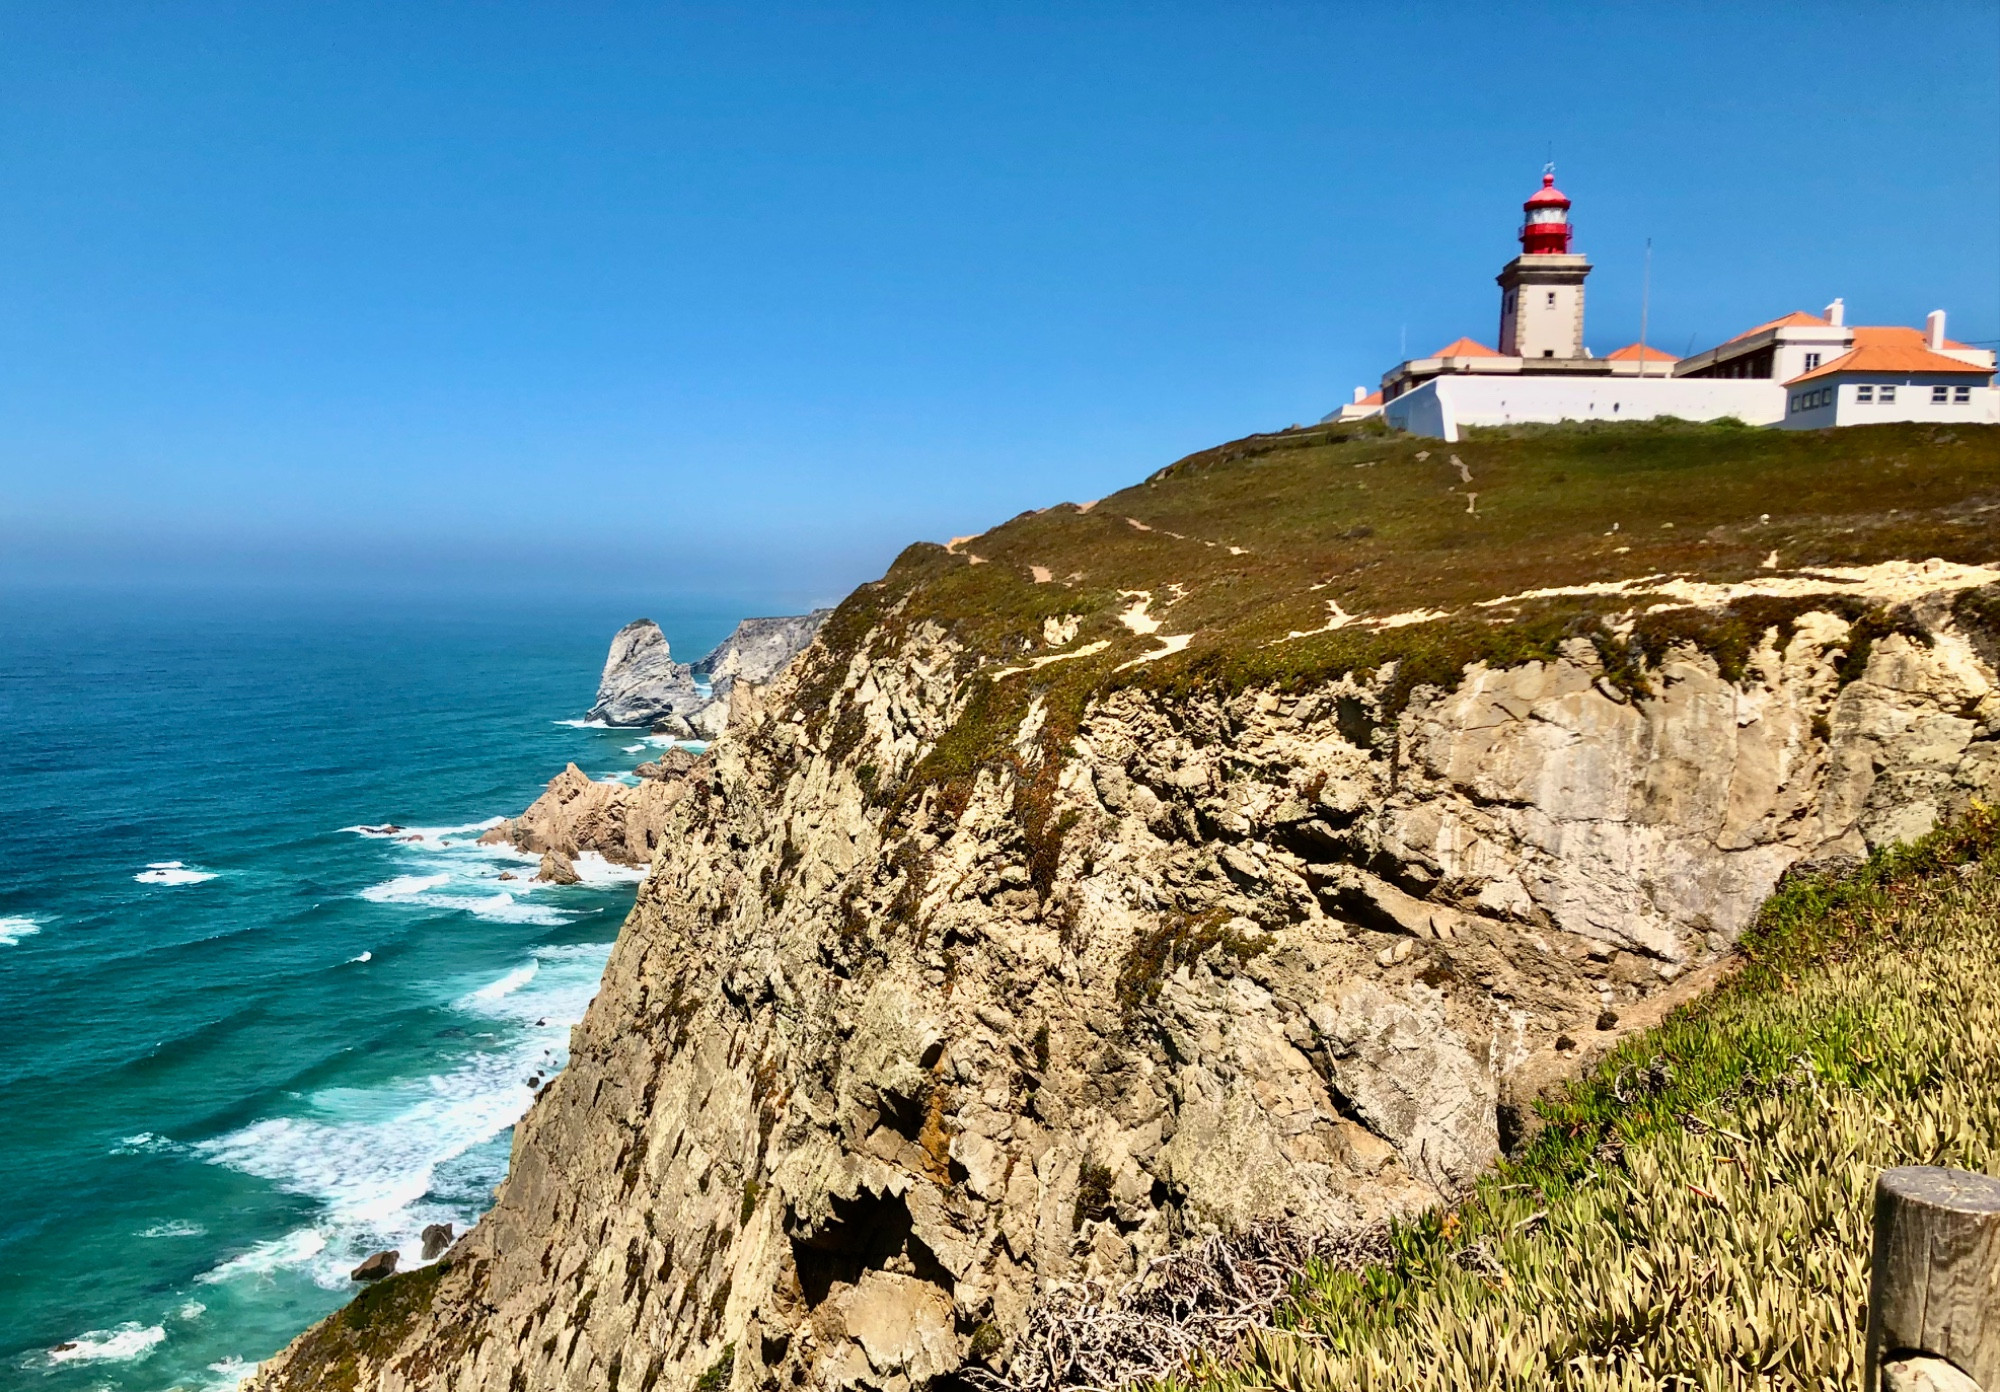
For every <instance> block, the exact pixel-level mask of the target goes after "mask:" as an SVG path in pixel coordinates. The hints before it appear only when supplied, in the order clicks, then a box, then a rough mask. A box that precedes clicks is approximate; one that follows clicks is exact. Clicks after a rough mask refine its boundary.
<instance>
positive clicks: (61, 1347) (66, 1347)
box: [49, 1339, 77, 1353]
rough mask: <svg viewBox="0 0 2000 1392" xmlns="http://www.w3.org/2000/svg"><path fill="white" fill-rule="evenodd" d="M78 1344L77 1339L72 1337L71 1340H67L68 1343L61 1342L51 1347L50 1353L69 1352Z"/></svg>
mask: <svg viewBox="0 0 2000 1392" xmlns="http://www.w3.org/2000/svg"><path fill="white" fill-rule="evenodd" d="M76 1346H77V1344H76V1340H74V1339H71V1340H69V1341H68V1342H66V1343H61V1344H57V1345H56V1346H55V1347H54V1348H52V1349H50V1350H49V1352H50V1353H68V1352H69V1351H70V1350H71V1349H73V1348H75V1347H76Z"/></svg>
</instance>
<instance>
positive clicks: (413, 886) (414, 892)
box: [361, 875, 451, 904]
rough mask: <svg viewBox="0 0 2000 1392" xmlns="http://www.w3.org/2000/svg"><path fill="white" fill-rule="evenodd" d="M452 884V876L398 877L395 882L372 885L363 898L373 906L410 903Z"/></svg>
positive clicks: (385, 881) (362, 895) (362, 894)
mask: <svg viewBox="0 0 2000 1392" xmlns="http://www.w3.org/2000/svg"><path fill="white" fill-rule="evenodd" d="M450 883H451V876H450V875H398V876H396V878H395V879H393V880H384V881H383V882H382V883H381V884H378V885H370V886H369V887H368V888H367V889H364V890H362V891H361V897H362V898H363V899H366V900H368V901H369V902H370V903H372V904H396V903H409V902H411V901H413V900H415V899H417V898H418V897H419V896H420V895H423V894H425V893H427V892H428V891H430V890H433V889H437V888H439V887H440V886H443V885H448V884H450Z"/></svg>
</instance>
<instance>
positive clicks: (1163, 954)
mask: <svg viewBox="0 0 2000 1392" xmlns="http://www.w3.org/2000/svg"><path fill="white" fill-rule="evenodd" d="M1270 946H1271V939H1270V938H1268V937H1265V936H1262V935H1259V936H1256V937H1253V936H1251V935H1250V934H1248V933H1239V932H1237V931H1236V930H1235V929H1233V928H1231V927H1230V926H1229V911H1228V910H1227V909H1220V908H1217V909H1209V910H1207V911H1206V912H1204V913H1201V914H1197V915H1188V914H1184V913H1177V914H1173V915H1171V916H1169V917H1168V918H1167V919H1166V920H1165V921H1163V922H1162V923H1161V924H1160V925H1159V926H1158V927H1156V928H1152V929H1148V930H1145V931H1143V932H1141V933H1140V934H1139V936H1138V937H1137V938H1135V939H1133V942H1132V950H1131V951H1130V952H1129V953H1128V954H1127V955H1126V958H1125V962H1124V964H1123V965H1122V966H1121V967H1120V968H1119V971H1118V985H1117V988H1116V991H1117V996H1118V1005H1119V1008H1120V1009H1121V1010H1122V1011H1123V1012H1124V1014H1125V1019H1126V1022H1127V1024H1130V1023H1131V1021H1132V1018H1133V1016H1134V1015H1136V1014H1137V1013H1138V1012H1139V1010H1140V1009H1141V1008H1143V1007H1145V1006H1148V1005H1151V1004H1152V1003H1153V1002H1154V1001H1156V1000H1158V999H1159V998H1160V990H1161V988H1162V987H1163V986H1164V985H1165V984H1166V979H1167V978H1168V977H1170V976H1172V975H1173V974H1174V971H1175V969H1176V968H1179V967H1182V966H1186V965H1187V964H1189V963H1191V962H1194V961H1197V960H1199V959H1200V958H1201V957H1202V956H1204V955H1205V954H1207V953H1208V952H1210V951H1211V950H1215V949H1220V950H1221V951H1222V952H1223V953H1226V954H1227V955H1228V956H1230V957H1233V958H1235V959H1236V960H1237V961H1238V962H1247V961H1249V960H1250V959H1251V958H1253V957H1255V956H1257V955H1258V954H1260V953H1262V952H1265V951H1266V950H1268V949H1269V948H1270Z"/></svg>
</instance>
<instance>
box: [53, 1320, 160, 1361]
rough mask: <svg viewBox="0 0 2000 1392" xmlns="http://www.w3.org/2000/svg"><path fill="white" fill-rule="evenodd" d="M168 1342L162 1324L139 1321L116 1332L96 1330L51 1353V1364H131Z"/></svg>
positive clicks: (115, 1330)
mask: <svg viewBox="0 0 2000 1392" xmlns="http://www.w3.org/2000/svg"><path fill="white" fill-rule="evenodd" d="M166 1339H167V1331H166V1330H165V1329H163V1328H161V1327H160V1326H159V1325H157V1324H155V1325H143V1324H140V1323H139V1322H138V1321H137V1320H133V1321H131V1322H130V1323H127V1324H121V1325H119V1326H118V1327H117V1328H116V1329H93V1330H91V1331H90V1333H88V1334H79V1335H77V1336H76V1337H75V1338H74V1339H69V1340H65V1341H64V1342H63V1343H61V1344H58V1345H57V1346H56V1347H54V1348H52V1349H50V1350H49V1362H50V1363H51V1364H62V1363H130V1362H133V1361H134V1360H136V1359H140V1358H144V1357H146V1356H147V1355H149V1354H150V1353H152V1351H153V1350H154V1349H156V1348H158V1347H159V1346H160V1345H161V1344H163V1343H165V1342H166Z"/></svg>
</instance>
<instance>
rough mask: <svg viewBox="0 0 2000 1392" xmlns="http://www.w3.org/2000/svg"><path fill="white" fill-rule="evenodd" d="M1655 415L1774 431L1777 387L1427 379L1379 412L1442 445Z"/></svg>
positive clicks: (1779, 413) (1781, 400) (1694, 380)
mask: <svg viewBox="0 0 2000 1392" xmlns="http://www.w3.org/2000/svg"><path fill="white" fill-rule="evenodd" d="M1656 416H1678V417H1680V418H1681V419H1682V420H1695V421H1705V420H1720V419H1722V418H1723V417H1724V416H1734V417H1736V418H1737V419H1738V420H1740V421H1742V422H1743V423H1744V424H1745V425H1776V424H1777V423H1778V422H1780V421H1782V420H1783V419H1784V418H1785V387H1784V384H1783V383H1781V382H1773V381H1766V380H1763V379H1759V378H1726V377H1723V378H1710V377H1579V378H1565V377H1533V376H1520V377H1497V376H1496V377H1473V376H1465V377H1433V378H1432V379H1431V380H1430V381H1428V382H1426V383H1424V384H1423V385H1422V386H1420V387H1418V388H1416V389H1415V390H1414V391H1408V392H1405V393H1403V395H1401V396H1399V397H1397V398H1396V399H1395V400H1394V401H1391V402H1390V403H1389V404H1388V405H1386V406H1384V407H1383V408H1382V418H1383V419H1384V420H1386V421H1387V422H1388V423H1389V424H1390V425H1392V426H1395V427H1396V428H1397V429H1398V430H1407V431H1409V432H1410V433H1411V434H1412V435H1430V436H1434V437H1436V438H1438V439H1443V440H1456V439H1457V438H1458V432H1459V429H1460V428H1461V427H1463V426H1468V425H1514V424H1520V423H1524V422H1534V423H1540V424H1554V423H1555V422H1557V421H1574V420H1605V421H1620V420H1651V419H1653V418H1654V417H1656Z"/></svg>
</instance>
